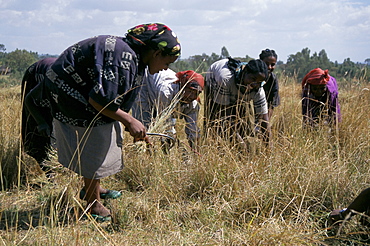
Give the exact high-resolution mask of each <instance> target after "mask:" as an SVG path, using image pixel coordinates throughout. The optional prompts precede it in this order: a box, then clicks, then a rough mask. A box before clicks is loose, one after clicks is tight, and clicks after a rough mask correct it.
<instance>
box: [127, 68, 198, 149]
mask: <svg viewBox="0 0 370 246" xmlns="http://www.w3.org/2000/svg"><path fill="white" fill-rule="evenodd" d="M203 86H204V78H203V76H202V75H201V74H199V73H196V72H194V71H192V70H187V71H181V72H178V73H176V72H174V71H172V70H171V69H167V70H162V71H160V72H159V73H156V74H150V72H149V71H146V73H145V75H144V79H143V86H141V88H140V92H139V95H138V97H137V98H136V101H135V103H134V105H133V108H132V114H133V116H134V118H136V119H138V120H139V121H141V122H142V123H143V124H144V126H145V127H146V128H147V129H149V128H150V127H151V126H153V124H155V122H156V120H158V119H159V118H160V117H162V116H163V112H165V110H169V106H170V105H171V104H172V103H173V102H174V101H175V100H178V103H177V104H176V105H172V107H171V109H170V111H171V112H170V113H169V114H168V113H167V114H168V116H169V117H168V116H167V118H166V124H167V127H166V133H167V134H169V135H172V136H175V134H176V130H175V125H176V118H177V117H176V116H177V115H178V116H179V118H182V119H184V120H185V122H186V124H185V133H186V137H187V139H188V142H189V145H190V146H191V147H192V148H196V143H197V141H198V139H199V132H200V130H199V128H198V126H197V121H198V114H199V109H200V107H199V94H200V93H201V92H202V90H203ZM164 150H165V151H166V152H167V150H166V148H165V149H164Z"/></svg>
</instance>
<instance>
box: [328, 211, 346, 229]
mask: <svg viewBox="0 0 370 246" xmlns="http://www.w3.org/2000/svg"><path fill="white" fill-rule="evenodd" d="M346 210H347V209H346V208H344V209H334V210H333V211H331V213H330V214H329V219H328V223H329V225H333V224H337V223H340V222H339V221H343V220H344V219H346V218H345V217H344V216H343V214H342V213H343V212H344V211H346Z"/></svg>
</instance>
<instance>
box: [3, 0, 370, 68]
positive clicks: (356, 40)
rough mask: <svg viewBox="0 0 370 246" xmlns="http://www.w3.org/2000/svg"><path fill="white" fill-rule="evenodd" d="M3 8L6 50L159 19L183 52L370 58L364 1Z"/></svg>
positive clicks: (369, 21)
mask: <svg viewBox="0 0 370 246" xmlns="http://www.w3.org/2000/svg"><path fill="white" fill-rule="evenodd" d="M1 8H2V9H1V10H0V28H1V30H2V31H1V33H0V43H1V44H4V45H5V47H6V48H7V51H8V52H9V51H12V50H14V49H16V48H20V49H27V50H32V51H36V52H38V53H49V54H59V53H60V52H62V51H63V50H64V49H65V48H66V47H68V46H70V45H71V44H73V43H75V42H77V41H79V40H81V39H84V38H87V37H91V36H94V35H99V34H112V35H124V33H125V32H126V30H127V29H128V28H131V27H132V26H134V25H137V24H140V23H148V22H162V23H165V24H167V25H168V26H169V27H171V28H172V29H173V30H174V31H175V32H176V33H177V35H178V36H179V39H180V41H181V43H182V46H183V55H182V57H188V56H190V55H196V54H202V53H206V54H208V55H210V54H211V53H212V52H215V53H217V54H220V52H221V48H222V47H223V46H225V47H226V48H227V49H228V51H229V53H230V54H231V55H232V56H245V55H249V56H252V57H257V56H258V54H259V53H260V51H261V50H262V49H265V48H267V47H269V48H272V49H275V50H276V52H277V53H278V54H279V59H281V60H283V61H286V59H287V57H288V56H289V55H290V54H295V53H296V52H298V51H301V50H302V49H303V48H306V47H308V48H309V49H310V50H311V52H312V53H313V52H319V51H320V50H322V49H325V50H326V52H327V54H328V56H329V59H331V60H332V61H335V60H337V61H339V62H342V61H343V60H344V59H345V58H347V57H350V58H351V60H353V61H359V62H363V61H364V60H365V59H366V58H369V57H370V48H369V45H368V40H370V4H369V3H368V2H367V1H366V0H362V1H361V0H353V1H347V0H339V1H338V0H328V1H325V2H323V1H321V0H311V1H310V2H309V3H308V2H307V1H305V0H284V1H282V0H269V1H268V0H228V1H227V5H225V1H221V0H214V1H211V0H204V1H198V0H188V1H183V2H181V4H180V3H179V2H176V1H171V0H163V1H161V2H158V1H154V0H142V1H136V0H106V1H101V0H91V1H83V0H79V1H77V0H63V1H62V0H56V1H48V0H33V1H20V0H13V1H10V0H5V1H4V0H3V1H1ZM366 40H367V41H366Z"/></svg>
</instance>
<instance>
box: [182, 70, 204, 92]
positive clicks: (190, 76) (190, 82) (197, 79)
mask: <svg viewBox="0 0 370 246" xmlns="http://www.w3.org/2000/svg"><path fill="white" fill-rule="evenodd" d="M176 76H177V77H178V78H179V81H178V83H180V87H181V88H182V87H183V86H185V87H188V88H191V89H195V90H199V88H197V87H198V86H200V88H201V89H200V90H203V87H204V78H203V76H202V75H200V74H199V73H196V72H194V71H193V70H187V71H181V72H178V73H176ZM194 83H196V84H197V85H198V86H196V85H195V84H194Z"/></svg>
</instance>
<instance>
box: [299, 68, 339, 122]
mask: <svg viewBox="0 0 370 246" xmlns="http://www.w3.org/2000/svg"><path fill="white" fill-rule="evenodd" d="M302 115H303V124H304V126H316V125H317V124H319V123H320V122H322V123H324V124H329V125H330V126H336V125H337V123H338V122H340V121H341V114H340V105H339V101H338V85H337V81H336V80H335V78H334V77H332V76H330V75H329V73H328V70H325V71H324V70H322V69H321V68H315V69H313V70H311V71H310V72H309V73H308V74H306V76H305V77H304V78H303V80H302Z"/></svg>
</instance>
